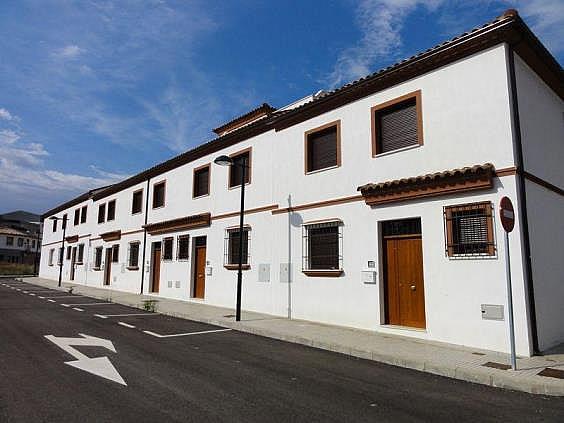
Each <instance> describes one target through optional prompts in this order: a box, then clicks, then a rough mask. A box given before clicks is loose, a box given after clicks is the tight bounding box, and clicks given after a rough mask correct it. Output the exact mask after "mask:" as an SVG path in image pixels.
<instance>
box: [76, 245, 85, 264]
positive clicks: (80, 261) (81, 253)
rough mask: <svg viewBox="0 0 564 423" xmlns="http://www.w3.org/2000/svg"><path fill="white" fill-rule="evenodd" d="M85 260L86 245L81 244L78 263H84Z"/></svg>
mask: <svg viewBox="0 0 564 423" xmlns="http://www.w3.org/2000/svg"><path fill="white" fill-rule="evenodd" d="M83 260H84V244H80V245H79V246H78V259H77V261H78V263H82V261H83Z"/></svg>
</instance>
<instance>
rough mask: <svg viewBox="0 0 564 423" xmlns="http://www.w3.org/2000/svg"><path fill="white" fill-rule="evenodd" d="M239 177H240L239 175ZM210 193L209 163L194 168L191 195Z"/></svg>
mask: <svg viewBox="0 0 564 423" xmlns="http://www.w3.org/2000/svg"><path fill="white" fill-rule="evenodd" d="M239 179H241V177H239ZM209 193H210V165H205V166H203V167H200V168H198V169H194V182H193V187H192V197H194V198H196V197H201V196H203V195H208V194H209Z"/></svg>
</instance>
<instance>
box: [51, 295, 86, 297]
mask: <svg viewBox="0 0 564 423" xmlns="http://www.w3.org/2000/svg"><path fill="white" fill-rule="evenodd" d="M76 297H82V295H57V296H55V297H45V298H76Z"/></svg>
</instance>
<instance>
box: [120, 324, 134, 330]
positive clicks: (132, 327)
mask: <svg viewBox="0 0 564 423" xmlns="http://www.w3.org/2000/svg"><path fill="white" fill-rule="evenodd" d="M118 325H121V326H125V327H126V328H129V329H135V326H133V325H130V324H129V323H125V322H118Z"/></svg>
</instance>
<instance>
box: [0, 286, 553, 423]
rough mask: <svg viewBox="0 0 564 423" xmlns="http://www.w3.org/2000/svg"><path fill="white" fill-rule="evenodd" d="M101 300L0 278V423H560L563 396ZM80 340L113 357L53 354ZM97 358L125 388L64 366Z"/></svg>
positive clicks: (83, 351) (89, 349) (79, 350)
mask: <svg viewBox="0 0 564 423" xmlns="http://www.w3.org/2000/svg"><path fill="white" fill-rule="evenodd" d="M18 289H19V290H18ZM24 291H27V292H24ZM30 294H35V295H30ZM40 297H43V298H40ZM51 297H52V298H51ZM49 300H51V301H49ZM101 302H102V301H100V300H97V299H93V298H88V297H81V296H69V294H68V293H62V292H60V291H49V290H47V289H45V288H42V287H38V286H34V285H29V284H24V283H20V282H16V281H14V280H10V279H0V422H81V423H85V422H157V421H161V422H170V421H179V422H180V421H181V422H191V421H194V422H208V421H209V422H211V421H218V422H219V421H229V422H232V421H235V422H239V421H240V422H255V421H256V422H289V421H292V422H299V421H304V422H306V421H307V422H312V421H320V422H321V421H322V422H332V421H341V422H364V421H366V422H386V421H394V422H397V421H405V422H417V421H433V422H436V421H457V422H463V421H472V422H474V421H481V422H484V421H512V422H514V421H527V422H530V421H554V422H563V421H564V399H562V398H556V397H544V396H537V395H529V394H524V393H519V392H511V391H505V390H501V389H496V388H491V387H486V386H482V385H475V384H471V383H467V382H463V381H457V380H452V379H448V378H443V377H440V376H434V375H430V374H427V373H422V372H417V371H413V370H409V369H403V368H397V367H393V366H388V365H384V364H380V363H375V362H371V361H366V360H361V359H356V358H351V357H348V356H344V355H340V354H336V353H331V352H328V351H322V350H316V349H313V348H308V347H305V346H301V345H294V344H289V343H285V342H280V341H276V340H271V339H267V338H261V337H257V336H253V335H249V334H244V333H239V332H236V331H231V330H222V329H223V328H218V327H215V326H210V325H205V324H202V323H197V322H192V321H188V320H181V319H175V318H170V317H166V316H161V315H155V314H150V313H147V314H145V313H143V312H142V311H140V310H138V309H132V308H128V307H125V306H122V305H117V304H100V303H101ZM62 304H67V305H69V306H68V307H65V306H62ZM76 304H79V305H76ZM76 309H78V310H76ZM80 310H83V311H80ZM125 314H141V315H137V316H123V315H125ZM115 315H122V316H115ZM99 316H109V317H105V318H102V317H99ZM145 331H147V332H149V333H147V332H145ZM79 334H85V335H88V336H93V337H98V338H102V339H106V340H109V341H111V343H112V345H113V347H115V350H116V352H115V353H114V352H112V351H110V350H109V349H107V348H105V347H103V346H90V345H83V346H76V345H75V346H74V347H73V348H75V350H74V351H75V352H74V356H73V353H72V352H71V353H69V352H68V351H66V350H65V349H63V348H61V346H60V345H63V344H64V343H65V342H71V344H70V345H71V346H72V342H75V341H72V340H71V341H69V340H66V341H65V340H64V339H63V338H75V339H79V338H80V339H82V341H77V342H79V343H80V342H82V343H86V344H88V343H89V342H90V340H91V338H90V340H89V339H87V338H84V337H82V336H80V335H79ZM46 335H53V336H54V337H55V338H52V339H55V340H57V342H59V344H60V345H57V344H56V343H55V342H53V341H52V340H51V339H48V338H46V337H45V336H46ZM167 335H176V336H167ZM85 339H86V341H85ZM100 342H101V341H99V340H94V341H92V343H94V344H96V343H100ZM71 351H72V350H71ZM104 356H105V357H108V359H109V361H110V362H111V365H113V368H115V371H116V372H117V373H119V375H120V377H121V378H122V379H123V381H124V383H125V384H126V385H124V384H121V383H119V381H117V382H116V381H113V380H109V379H106V378H104V377H101V376H97V375H95V374H92V373H89V372H87V371H85V370H81V369H79V368H76V367H73V366H71V365H67V364H65V362H69V361H76V360H82V361H81V363H84V362H85V360H86V361H88V358H95V357H104ZM77 357H78V358H77ZM99 360H104V359H99ZM99 360H95V361H99ZM88 365H90V364H88Z"/></svg>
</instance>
